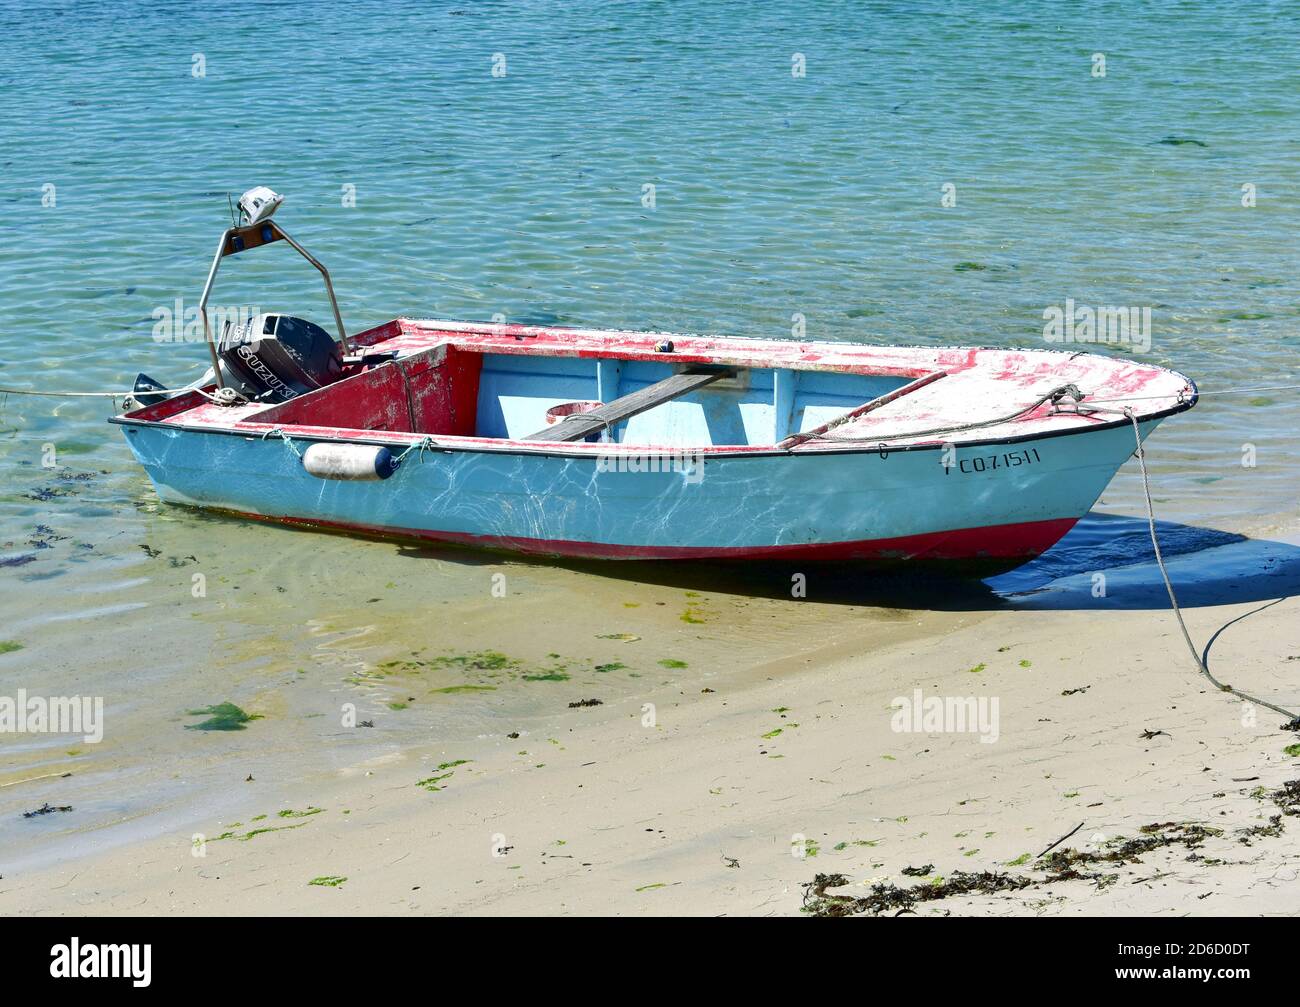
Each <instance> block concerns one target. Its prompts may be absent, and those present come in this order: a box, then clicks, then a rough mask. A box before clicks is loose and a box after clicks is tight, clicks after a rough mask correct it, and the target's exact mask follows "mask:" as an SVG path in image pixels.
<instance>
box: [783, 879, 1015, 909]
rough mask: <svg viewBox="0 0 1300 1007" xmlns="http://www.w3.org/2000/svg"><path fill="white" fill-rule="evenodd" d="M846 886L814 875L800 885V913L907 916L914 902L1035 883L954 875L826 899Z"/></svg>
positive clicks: (879, 886)
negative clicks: (802, 890) (801, 905)
mask: <svg viewBox="0 0 1300 1007" xmlns="http://www.w3.org/2000/svg"><path fill="white" fill-rule="evenodd" d="M848 883H849V879H848V878H846V877H845V876H844V875H843V874H818V875H817V876H816V877H815V878H813V880H812V881H811V882H809V883H808V884H806V885H804V899H803V907H804V911H805V912H807V913H809V914H810V915H812V916H856V915H859V914H861V913H867V914H870V915H872V916H879V915H880V914H881V913H884V912H886V911H888V910H891V909H892V910H897V912H898V913H902V912H909V911H911V909H912V907H913V906H915V905H916V904H917V903H918V902H937V901H938V900H940V899H946V898H950V897H951V896H953V895H994V894H997V893H998V892H1015V891H1020V890H1021V889H1023V888H1030V887H1032V886H1033V885H1035V884H1037V883H1039V882H1035V881H1034V880H1033V879H1031V878H1027V877H1024V876H1023V875H1018V874H997V873H994V872H992V871H981V872H979V873H973V872H969V871H957V872H955V873H954V874H953V875H952V877H949V878H944V879H942V880H939V879H936V880H935V881H934V882H931V883H928V884H926V883H922V884H919V885H909V886H908V887H907V888H899V887H898V886H897V885H892V884H889V883H887V882H881V883H879V884H875V885H872V886H871V890H870V891H869V892H868V893H867V894H866V895H862V896H858V897H856V898H855V897H854V896H851V895H828V894H827V892H826V889H828V888H842V887H843V886H844V885H847V884H848ZM896 915H897V913H896Z"/></svg>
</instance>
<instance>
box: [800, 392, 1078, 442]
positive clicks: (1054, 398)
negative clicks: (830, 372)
mask: <svg viewBox="0 0 1300 1007" xmlns="http://www.w3.org/2000/svg"><path fill="white" fill-rule="evenodd" d="M1066 398H1071V399H1074V401H1075V402H1076V403H1077V402H1080V401H1082V399H1083V398H1084V394H1083V392H1081V391H1079V386H1078V385H1073V384H1070V385H1060V386H1059V387H1057V388H1053V389H1052V390H1051V391H1050V392H1048V393H1047V394H1046V395H1041V396H1039V397H1038V399H1037V400H1035V401H1034V402H1031V403H1030V404H1029V405H1027V406H1022V407H1021V408H1020V409H1017V410H1016V411H1015V412H1014V413H1008V414H1007V415H1006V416H996V417H994V418H993V419H991V420H975V421H973V422H971V423H957V424H954V425H952V426H946V427H931V428H930V429H929V430H907V431H904V432H903V433H900V434H888V435H884V436H882V435H881V434H875V435H874V436H871V437H832V436H830V431H829V430H826V431H823V432H822V433H820V434H812V433H810V434H808V435H806V436H803V435H798V434H796V435H795V436H803V440H801V441H800V442H799V443H804V441H808V440H818V441H824V442H826V443H831V444H888V443H889V442H891V441H907V440H914V439H915V438H917V437H933V436H935V435H936V434H955V433H961V432H962V431H965V430H979V429H980V428H981V427H996V426H1000V425H1001V424H1003V423H1010V422H1011V421H1012V420H1015V419H1019V418H1020V417H1021V416H1024V415H1025V414H1026V413H1032V412H1033V411H1034V410H1035V409H1037V408H1038V407H1039V406H1041V405H1042V404H1043V403H1044V402H1048V401H1051V402H1052V404H1053V405H1055V404H1057V403H1059V402H1061V401H1062V400H1063V399H1066ZM791 446H792V447H793V445H791Z"/></svg>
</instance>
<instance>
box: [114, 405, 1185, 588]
mask: <svg viewBox="0 0 1300 1007" xmlns="http://www.w3.org/2000/svg"><path fill="white" fill-rule="evenodd" d="M1158 422H1159V420H1150V421H1146V422H1143V423H1142V424H1141V431H1142V435H1143V436H1144V437H1145V436H1146V435H1147V434H1149V433H1150V431H1151V430H1153V429H1154V428H1155V426H1156V425H1157V424H1158ZM126 433H127V442H128V443H129V445H130V446H131V450H132V451H133V452H134V453H135V455H136V457H137V458H138V459H139V461H140V464H141V465H143V466H144V468H145V470H146V471H147V472H148V474H149V477H150V478H151V479H152V480H153V483H154V486H155V487H156V488H157V491H158V494H159V496H160V497H161V498H162V499H163V500H164V501H167V502H169V503H177V504H185V505H192V506H197V507H204V508H215V509H219V510H223V511H230V512H236V513H239V514H245V515H251V516H256V517H261V518H267V519H274V520H279V521H286V522H293V523H304V524H310V525H316V526H321V527H329V528H342V529H352V530H356V531H361V532H366V533H381V534H388V535H398V536H404V537H419V538H429V539H436V540H443V541H451V542H462V543H469V544H475V545H480V546H487V547H494V548H505V549H510V550H515V551H522V552H530V553H539V554H545V555H560V556H576V557H607V558H635V559H656V558H659V559H703V558H735V559H762V558H774V559H775V558H792V559H794V558H797V559H806V560H837V561H838V560H899V559H910V560H915V559H934V560H957V561H960V560H989V561H999V562H998V563H995V564H994V565H1000V566H1003V567H1007V566H1014V565H1016V563H1018V562H1022V561H1025V560H1028V559H1029V558H1032V557H1033V556H1035V555H1038V554H1039V553H1041V552H1042V551H1043V550H1045V549H1046V548H1048V547H1049V546H1051V545H1052V544H1053V543H1054V542H1055V541H1056V540H1057V539H1059V538H1060V537H1061V535H1064V534H1065V532H1066V531H1068V530H1069V528H1070V527H1071V526H1072V525H1073V524H1074V522H1075V521H1077V520H1078V519H1079V518H1080V517H1082V516H1083V515H1084V514H1085V513H1087V511H1088V509H1089V508H1090V507H1091V506H1092V504H1093V503H1094V502H1095V501H1096V500H1097V498H1098V497H1099V496H1100V495H1101V493H1102V491H1103V490H1104V489H1105V487H1106V485H1107V484H1108V483H1109V481H1110V479H1111V478H1112V477H1113V476H1114V474H1115V472H1116V470H1117V469H1118V468H1119V467H1120V465H1121V464H1123V462H1124V461H1125V460H1126V459H1127V458H1128V457H1129V456H1130V455H1131V454H1132V452H1133V449H1134V446H1135V445H1134V439H1133V431H1132V428H1131V427H1130V426H1129V425H1128V424H1127V423H1125V424H1121V425H1116V426H1109V427H1102V428H1097V429H1091V430H1085V431H1081V432H1071V433H1067V434H1061V435H1055V436H1045V437H1039V438H1033V439H1024V440H1019V441H1017V442H1015V443H1010V444H1008V443H1001V444H988V445H969V446H966V445H963V446H960V447H957V448H955V451H954V449H951V448H950V449H949V454H948V455H947V458H946V461H947V462H948V464H944V462H945V456H944V452H943V449H942V448H940V447H937V446H936V447H926V448H910V449H893V450H889V451H887V452H885V453H883V454H882V453H880V452H877V451H870V450H869V451H861V450H846V451H843V452H835V453H832V452H811V451H810V452H799V453H786V452H775V451H774V452H767V453H749V454H732V455H724V456H720V457H711V456H707V455H706V456H705V460H704V461H703V468H702V470H701V469H691V468H690V467H689V466H681V465H679V466H677V470H673V467H672V466H671V465H669V464H665V465H664V466H663V468H665V469H667V470H666V471H617V470H604V469H603V468H602V465H601V463H600V462H599V461H598V460H597V458H596V457H594V456H592V457H583V458H577V457H573V456H572V455H568V456H566V455H563V454H538V453H523V452H513V453H512V452H510V451H491V450H455V451H451V450H443V449H433V450H427V451H424V452H423V453H421V452H419V451H418V450H417V451H412V452H410V453H409V454H408V455H407V457H406V458H405V460H404V461H403V462H402V464H401V465H400V466H399V467H398V469H397V471H396V472H395V473H394V474H393V475H392V476H391V477H390V478H388V479H384V480H382V481H371V482H349V481H339V480H334V479H322V478H317V477H316V476H313V475H311V474H309V473H308V472H307V471H306V470H305V469H304V467H303V464H302V461H301V458H300V454H301V452H302V451H304V450H305V449H306V447H307V446H308V445H309V444H310V443H312V442H311V441H310V440H309V439H306V438H298V439H294V440H292V441H285V440H282V439H280V438H279V437H269V438H261V437H249V436H247V435H241V434H236V433H230V432H219V431H211V432H209V431H202V430H194V429H193V428H188V429H186V428H176V427H169V426H166V425H161V424H144V425H127V426H126ZM683 469H684V470H683Z"/></svg>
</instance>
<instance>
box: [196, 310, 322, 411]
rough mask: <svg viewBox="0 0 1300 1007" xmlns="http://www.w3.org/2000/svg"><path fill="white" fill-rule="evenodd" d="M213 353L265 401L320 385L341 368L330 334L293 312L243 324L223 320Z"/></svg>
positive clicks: (281, 397) (262, 316)
mask: <svg viewBox="0 0 1300 1007" xmlns="http://www.w3.org/2000/svg"><path fill="white" fill-rule="evenodd" d="M217 352H218V355H219V356H220V357H221V362H222V363H223V364H225V366H226V367H227V368H229V369H230V371H231V372H232V373H233V374H234V375H235V376H237V377H238V378H239V379H240V381H241V382H243V384H244V385H245V386H247V388H248V389H249V390H251V392H252V395H253V397H254V398H256V399H259V400H261V401H265V402H284V401H286V400H287V399H292V398H294V397H295V396H298V395H302V394H303V393H304V392H310V391H312V390H313V389H316V388H321V387H323V386H324V385H327V384H329V383H330V382H331V381H334V380H335V379H337V378H338V377H339V375H340V373H341V372H342V369H343V361H342V357H341V354H340V353H339V347H338V344H337V343H336V342H335V341H334V340H333V339H332V338H331V337H330V334H329V333H328V332H326V331H325V330H324V329H322V328H321V327H320V326H319V325H316V324H314V323H313V322H309V321H307V320H306V319H303V318H294V317H293V316H292V315H281V314H263V315H257V316H256V317H255V318H253V319H252V320H250V321H248V322H246V323H244V324H242V325H240V324H238V323H236V322H227V323H226V327H225V331H223V332H222V334H221V342H220V344H219V345H218V349H217Z"/></svg>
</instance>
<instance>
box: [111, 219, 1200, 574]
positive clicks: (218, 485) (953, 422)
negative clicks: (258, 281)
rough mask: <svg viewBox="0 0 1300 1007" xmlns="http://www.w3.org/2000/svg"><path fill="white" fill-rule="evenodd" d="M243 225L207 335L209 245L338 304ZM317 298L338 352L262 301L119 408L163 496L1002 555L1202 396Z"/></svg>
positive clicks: (324, 514)
mask: <svg viewBox="0 0 1300 1007" xmlns="http://www.w3.org/2000/svg"><path fill="white" fill-rule="evenodd" d="M246 198H247V197H246ZM241 205H242V204H241ZM248 216H249V217H251V218H253V219H251V220H250V221H249V222H248V223H245V224H242V225H240V226H237V227H232V228H231V229H230V230H228V231H227V232H226V233H225V234H224V235H223V236H222V240H221V244H220V246H219V248H218V252H217V255H216V257H215V258H214V261H213V266H212V271H211V273H210V275H209V278H208V286H207V288H206V289H205V291H204V295H203V299H202V301H201V302H200V308H201V310H202V311H203V314H204V321H205V327H206V323H207V312H206V304H207V299H208V295H209V293H210V292H211V287H212V282H213V279H214V277H215V275H216V272H217V267H218V265H219V264H220V262H221V260H222V259H223V258H224V257H226V256H228V255H233V254H239V253H240V252H242V251H244V250H246V249H249V248H252V247H256V246H257V245H259V244H265V243H268V242H272V241H279V240H286V241H288V242H290V243H291V244H292V245H293V246H294V247H295V248H297V249H299V251H301V252H302V254H304V255H306V256H307V257H308V258H309V260H310V261H312V262H313V264H315V265H316V266H317V268H319V269H320V271H321V272H322V274H323V275H324V276H325V278H326V283H327V289H328V292H329V295H330V299H331V302H332V303H333V290H332V287H330V286H329V282H328V279H329V277H328V273H327V272H326V271H325V269H324V267H323V266H320V264H319V263H318V262H316V260H314V259H311V257H310V256H309V255H308V254H307V253H306V252H305V250H302V249H301V246H299V245H297V243H296V242H293V240H292V239H291V238H289V237H288V235H286V234H285V233H284V232H283V231H282V230H281V229H280V228H279V227H278V225H276V224H275V223H273V222H271V221H269V219H267V218H266V217H262V218H261V219H257V217H256V211H254V212H253V213H251V214H249V215H248ZM334 307H335V321H336V323H337V327H338V330H339V341H338V342H337V343H335V342H334V341H333V339H332V338H331V337H329V336H327V335H325V333H324V331H323V330H321V329H319V328H317V327H315V326H313V325H311V323H307V322H303V321H301V320H297V319H292V318H289V316H276V315H270V316H259V317H258V318H257V319H254V320H253V321H252V322H251V323H249V324H248V325H246V326H245V327H244V330H243V333H242V336H241V335H240V333H239V331H236V332H235V334H234V335H233V336H232V335H231V333H230V332H227V333H226V334H224V335H223V338H222V341H220V342H218V341H217V340H214V339H213V337H212V336H211V334H209V349H210V350H211V353H212V359H213V364H214V370H213V372H212V377H213V380H211V381H210V382H209V383H207V384H206V385H205V386H203V387H196V388H191V389H189V390H186V391H183V392H181V393H179V394H169V395H166V396H164V395H158V394H155V395H153V396H151V395H149V394H148V391H147V390H146V391H144V392H141V394H139V395H138V396H137V398H138V399H139V401H138V402H135V403H132V405H134V406H135V408H131V409H129V411H127V412H124V413H123V414H121V415H119V416H116V417H114V418H113V420H112V422H114V423H117V424H119V425H121V426H122V427H123V429H124V431H125V434H126V438H127V443H128V444H129V445H130V447H131V450H132V451H133V452H134V453H135V456H136V458H137V459H139V461H140V463H141V465H143V466H144V468H145V470H146V472H147V473H148V474H149V477H150V478H151V479H152V481H153V484H154V486H155V487H156V489H157V491H158V494H159V496H160V497H161V498H162V499H163V500H164V501H166V502H169V503H177V504H184V505H192V506H197V507H204V508H214V509H218V510H221V511H227V512H234V513H237V514H241V515H247V516H249V517H256V518H262V519H269V520H273V521H280V522H286V523H293V524H302V525H311V526H316V527H320V528H328V529H346V530H352V531H355V532H359V533H364V534H381V535H392V536H400V537H416V538H421V539H429V540H436V541H443V542H455V543H464V544H471V545H476V546H485V547H490V548H498V549H506V550H513V551H518V552H523V553H534V554H542V555H549V556H566V557H600V558H617V559H672V560H722V559H726V560H734V559H740V560H793V561H797V562H800V563H803V562H818V561H846V560H847V561H867V562H881V561H898V560H911V561H915V560H934V561H945V562H951V563H962V564H965V565H974V566H976V567H978V568H980V569H982V570H983V569H1006V568H1009V567H1013V566H1015V565H1018V564H1019V563H1021V562H1024V561H1026V560H1028V559H1030V558H1032V557H1034V556H1036V555H1038V554H1039V553H1041V552H1043V551H1044V550H1045V549H1047V548H1048V547H1050V546H1051V545H1052V544H1053V543H1055V542H1056V541H1057V540H1058V539H1059V538H1060V537H1061V536H1062V535H1064V534H1065V533H1066V531H1068V530H1069V529H1070V527H1071V526H1072V525H1073V524H1074V523H1075V522H1076V521H1077V520H1078V519H1079V518H1080V517H1082V516H1083V515H1084V514H1085V513H1087V511H1088V509H1089V508H1090V507H1091V506H1092V504H1093V503H1094V502H1095V501H1096V500H1097V498H1098V497H1099V496H1100V495H1101V493H1102V491H1103V490H1104V489H1105V487H1106V485H1107V484H1108V483H1109V481H1110V479H1111V477H1112V476H1113V475H1114V474H1115V472H1116V470H1117V469H1118V468H1119V466H1120V465H1121V464H1122V463H1123V462H1124V461H1125V460H1126V459H1127V458H1128V457H1129V456H1130V455H1131V454H1132V452H1133V450H1134V447H1135V441H1134V427H1133V424H1132V422H1131V421H1130V419H1129V416H1128V415H1127V414H1126V413H1125V410H1126V409H1127V410H1129V411H1131V414H1132V417H1133V419H1135V420H1136V421H1137V427H1138V429H1139V431H1140V433H1141V435H1142V436H1146V435H1147V434H1149V433H1150V432H1151V431H1152V430H1153V429H1154V428H1155V427H1156V425H1157V424H1158V423H1159V422H1160V421H1161V420H1162V419H1163V418H1164V417H1166V416H1170V415H1172V414H1174V413H1178V412H1181V411H1183V410H1185V409H1189V408H1191V407H1192V405H1194V404H1195V401H1196V396H1197V392H1196V387H1195V385H1194V384H1193V382H1192V381H1191V380H1189V379H1188V378H1186V377H1184V376H1183V375H1181V374H1179V373H1177V372H1174V371H1170V370H1166V369H1164V368H1160V367H1154V366H1149V365H1143V364H1138V363H1134V362H1132V361H1130V360H1126V359H1119V358H1112V357H1106V356H1099V355H1093V354H1088V353H1069V352H1060V351H1054V350H1020V349H1015V350H1009V349H993V348H977V347H893V346H868V345H859V344H852V343H827V342H797V341H787V340H768V339H747V338H717V337H712V336H692V335H665V334H662V333H638V332H619V331H603V330H588V329H572V328H561V327H550V326H529V325H515V324H484V323H473V322H455V321H434V320H420V319H411V318H398V319H395V320H393V321H390V322H387V323H385V324H383V325H380V326H378V327H375V328H372V329H369V330H367V331H365V332H361V333H359V334H356V335H353V336H351V337H349V336H347V334H346V333H345V332H344V330H343V325H342V320H341V318H340V317H339V313H338V309H337V305H335V306H334ZM285 319H288V321H287V322H286V321H285ZM309 330H310V331H309ZM295 333H296V334H297V335H296V336H295V335H294V334H295ZM304 333H306V334H307V335H304ZM299 337H301V338H299ZM295 339H297V341H296V342H295ZM241 355H242V356H241ZM250 358H251V359H250ZM322 361H323V363H322ZM1101 410H1104V411H1101Z"/></svg>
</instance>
